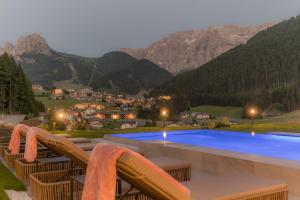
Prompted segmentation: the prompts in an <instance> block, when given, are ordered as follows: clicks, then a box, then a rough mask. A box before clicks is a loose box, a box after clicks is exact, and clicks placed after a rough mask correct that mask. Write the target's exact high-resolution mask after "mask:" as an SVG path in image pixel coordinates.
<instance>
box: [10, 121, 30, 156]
mask: <svg viewBox="0 0 300 200" xmlns="http://www.w3.org/2000/svg"><path fill="white" fill-rule="evenodd" d="M24 127H26V128H29V126H26V125H24V124H17V125H16V126H15V128H14V130H13V131H12V134H11V137H10V141H9V145H8V149H9V150H10V153H11V154H12V155H16V154H18V153H19V151H20V140H21V136H20V130H21V129H22V128H24Z"/></svg>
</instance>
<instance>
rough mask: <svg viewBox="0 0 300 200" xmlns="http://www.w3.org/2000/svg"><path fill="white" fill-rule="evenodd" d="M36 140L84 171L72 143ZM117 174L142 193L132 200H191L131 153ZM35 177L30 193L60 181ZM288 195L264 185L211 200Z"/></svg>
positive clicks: (84, 157) (283, 198)
mask: <svg viewBox="0 0 300 200" xmlns="http://www.w3.org/2000/svg"><path fill="white" fill-rule="evenodd" d="M37 139H38V141H39V142H40V143H41V144H43V145H45V146H47V147H48V148H50V149H51V150H53V151H54V152H56V153H58V154H61V155H65V156H67V157H69V158H70V159H71V160H72V161H74V162H76V163H78V164H79V165H80V166H81V167H82V168H83V169H86V167H87V164H88V160H89V156H88V154H86V153H85V152H84V151H83V150H82V149H80V148H78V147H77V146H76V145H75V144H73V143H72V142H70V141H68V140H66V139H65V138H60V137H57V136H54V135H52V134H49V133H47V132H43V133H40V134H38V135H37ZM117 173H118V176H119V177H121V178H122V179H123V180H125V181H126V182H128V183H129V184H130V185H132V187H134V188H136V189H138V190H139V191H141V192H138V193H137V194H136V196H135V197H134V198H135V199H158V200H190V199H191V197H190V196H188V195H187V194H185V193H181V192H180V191H178V190H177V189H176V188H175V187H174V186H173V185H172V184H171V183H170V182H168V181H167V180H166V179H164V177H162V176H160V175H159V174H157V173H156V171H155V170H154V169H152V168H150V167H148V166H144V165H142V164H141V162H140V160H139V158H138V157H136V156H135V155H134V154H131V153H124V154H122V156H121V157H120V158H119V159H118V161H117ZM64 174H65V173H64V172H62V173H61V174H60V175H61V176H62V177H66V176H65V175H64ZM68 174H71V176H73V175H75V174H74V173H73V174H72V173H70V172H68ZM77 175H80V174H77ZM36 177H37V174H32V175H31V176H30V180H37V181H36V182H34V183H31V185H30V186H31V188H32V190H35V191H38V190H39V191H44V190H41V188H40V186H36V187H34V184H36V183H37V182H38V181H40V180H41V179H52V181H49V182H51V184H49V185H48V186H49V187H50V186H52V187H53V179H55V180H59V177H57V176H53V175H49V177H48V178H45V176H44V175H41V177H40V178H36ZM64 181H65V180H64ZM241 181H242V182H245V180H241ZM67 182H68V184H70V185H72V181H67ZM227 182H228V180H227ZM225 184H226V183H225ZM227 185H229V184H227ZM254 185H255V184H254ZM42 186H43V187H44V186H45V185H44V184H42ZM38 187H39V188H38ZM70 187H71V186H70ZM205 187H206V186H205V185H204V186H203V188H205ZM221 187H222V186H221ZM71 188H72V187H71ZM197 188H198V187H197ZM197 188H192V195H195V196H196V194H197V193H198V189H197ZM207 189H208V190H211V191H216V190H218V189H220V188H219V187H214V188H207ZM287 191H288V190H287V185H286V184H277V185H273V184H271V185H270V183H266V184H265V185H258V186H256V187H255V188H252V189H251V190H249V191H248V190H247V187H245V188H244V191H243V192H240V193H233V194H229V195H227V196H225V197H220V198H219V197H216V198H215V197H214V198H215V199H219V200H221V199H222V200H269V199H272V200H287ZM56 192H58V191H56ZM68 192H70V193H72V189H70V188H68ZM33 193H34V192H33ZM44 193H45V194H46V193H47V194H54V191H53V189H52V190H51V191H50V190H48V192H44ZM59 194H61V193H59ZM72 194H73V193H72ZM130 195H133V194H130ZM199 195H200V197H201V193H199ZM199 195H198V197H199ZM72 196H73V195H72ZM61 197H64V198H60V199H68V198H65V197H67V195H66V194H65V193H64V194H62V196H61ZM69 197H70V196H69ZM123 197H124V196H121V198H122V199H124V198H123ZM33 199H35V198H33ZM194 199H195V198H194Z"/></svg>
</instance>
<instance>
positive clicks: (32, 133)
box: [24, 127, 41, 163]
mask: <svg viewBox="0 0 300 200" xmlns="http://www.w3.org/2000/svg"><path fill="white" fill-rule="evenodd" d="M40 131H41V129H39V128H36V127H31V128H30V129H29V131H28V132H27V134H26V145H25V153H24V158H25V160H26V161H27V162H30V163H31V162H34V161H35V159H36V155H37V140H36V135H37V134H38V133H39V132H40Z"/></svg>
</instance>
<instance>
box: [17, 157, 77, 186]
mask: <svg viewBox="0 0 300 200" xmlns="http://www.w3.org/2000/svg"><path fill="white" fill-rule="evenodd" d="M15 168H16V175H17V177H18V178H19V179H20V180H21V181H23V182H25V183H27V182H28V180H29V176H30V174H33V173H37V172H47V171H57V170H67V169H71V168H72V162H71V160H70V159H69V158H67V157H64V156H55V157H47V158H37V159H36V161H35V162H33V163H28V162H27V161H26V160H25V159H24V158H21V159H17V160H16V161H15Z"/></svg>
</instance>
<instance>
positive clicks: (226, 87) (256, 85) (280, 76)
mask: <svg viewBox="0 0 300 200" xmlns="http://www.w3.org/2000/svg"><path fill="white" fill-rule="evenodd" d="M159 94H170V95H174V101H175V102H176V104H177V105H178V106H180V107H181V109H183V108H184V106H185V105H186V104H187V102H189V103H190V104H191V105H203V104H215V105H239V106H240V105H247V104H255V105H258V106H260V107H261V108H266V107H267V106H269V105H270V104H272V103H280V104H282V105H283V107H284V109H285V110H286V111H289V110H294V109H296V108H298V107H299V105H300V16H298V17H295V18H291V19H289V20H286V21H283V22H281V23H279V24H277V25H275V26H273V27H271V28H269V29H267V30H264V31H261V32H259V33H258V34H257V35H255V36H254V37H253V38H251V39H250V40H248V42H247V43H246V44H242V45H240V46H238V47H236V48H233V49H231V50H229V51H228V52H226V53H224V54H222V55H221V56H219V57H217V58H215V59H213V60H212V61H210V62H208V63H207V64H205V65H203V66H201V67H199V68H197V69H195V70H192V71H189V72H185V73H183V74H180V75H178V76H176V77H174V79H172V80H171V81H169V82H167V83H166V84H163V85H161V86H160V87H158V88H156V89H154V90H153V92H152V95H159Z"/></svg>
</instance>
